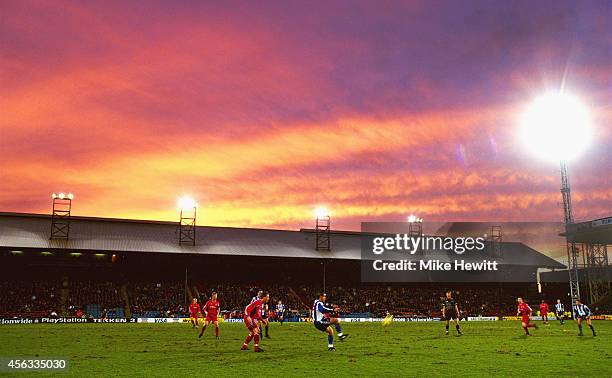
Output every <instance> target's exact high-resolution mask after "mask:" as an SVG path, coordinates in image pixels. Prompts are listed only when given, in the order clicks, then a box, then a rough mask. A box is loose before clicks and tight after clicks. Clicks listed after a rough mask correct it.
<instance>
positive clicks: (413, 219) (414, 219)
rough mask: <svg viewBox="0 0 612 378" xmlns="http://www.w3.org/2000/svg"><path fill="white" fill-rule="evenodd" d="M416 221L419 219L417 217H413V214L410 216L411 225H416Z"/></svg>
mask: <svg viewBox="0 0 612 378" xmlns="http://www.w3.org/2000/svg"><path fill="white" fill-rule="evenodd" d="M416 221H417V217H416V215H412V214H411V215H409V216H408V222H409V223H414V222H416Z"/></svg>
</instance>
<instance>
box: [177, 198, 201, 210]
mask: <svg viewBox="0 0 612 378" xmlns="http://www.w3.org/2000/svg"><path fill="white" fill-rule="evenodd" d="M178 204H179V208H180V209H183V210H185V209H193V208H195V207H197V206H198V204H197V203H196V201H195V200H194V199H193V198H191V197H187V196H184V197H181V199H179V202H178Z"/></svg>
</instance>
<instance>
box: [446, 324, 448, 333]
mask: <svg viewBox="0 0 612 378" xmlns="http://www.w3.org/2000/svg"><path fill="white" fill-rule="evenodd" d="M446 332H448V324H447V325H446Z"/></svg>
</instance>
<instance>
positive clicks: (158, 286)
mask: <svg viewBox="0 0 612 378" xmlns="http://www.w3.org/2000/svg"><path fill="white" fill-rule="evenodd" d="M128 288H129V289H128V292H129V300H130V306H131V311H132V314H133V316H134V315H150V316H166V317H174V316H186V315H187V314H188V311H187V307H188V304H187V303H185V284H184V283H179V282H139V283H134V284H129V285H128Z"/></svg>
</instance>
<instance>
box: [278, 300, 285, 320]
mask: <svg viewBox="0 0 612 378" xmlns="http://www.w3.org/2000/svg"><path fill="white" fill-rule="evenodd" d="M276 319H278V321H279V322H280V324H281V325H283V322H284V321H285V305H284V304H283V302H282V301H278V304H277V305H276Z"/></svg>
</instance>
